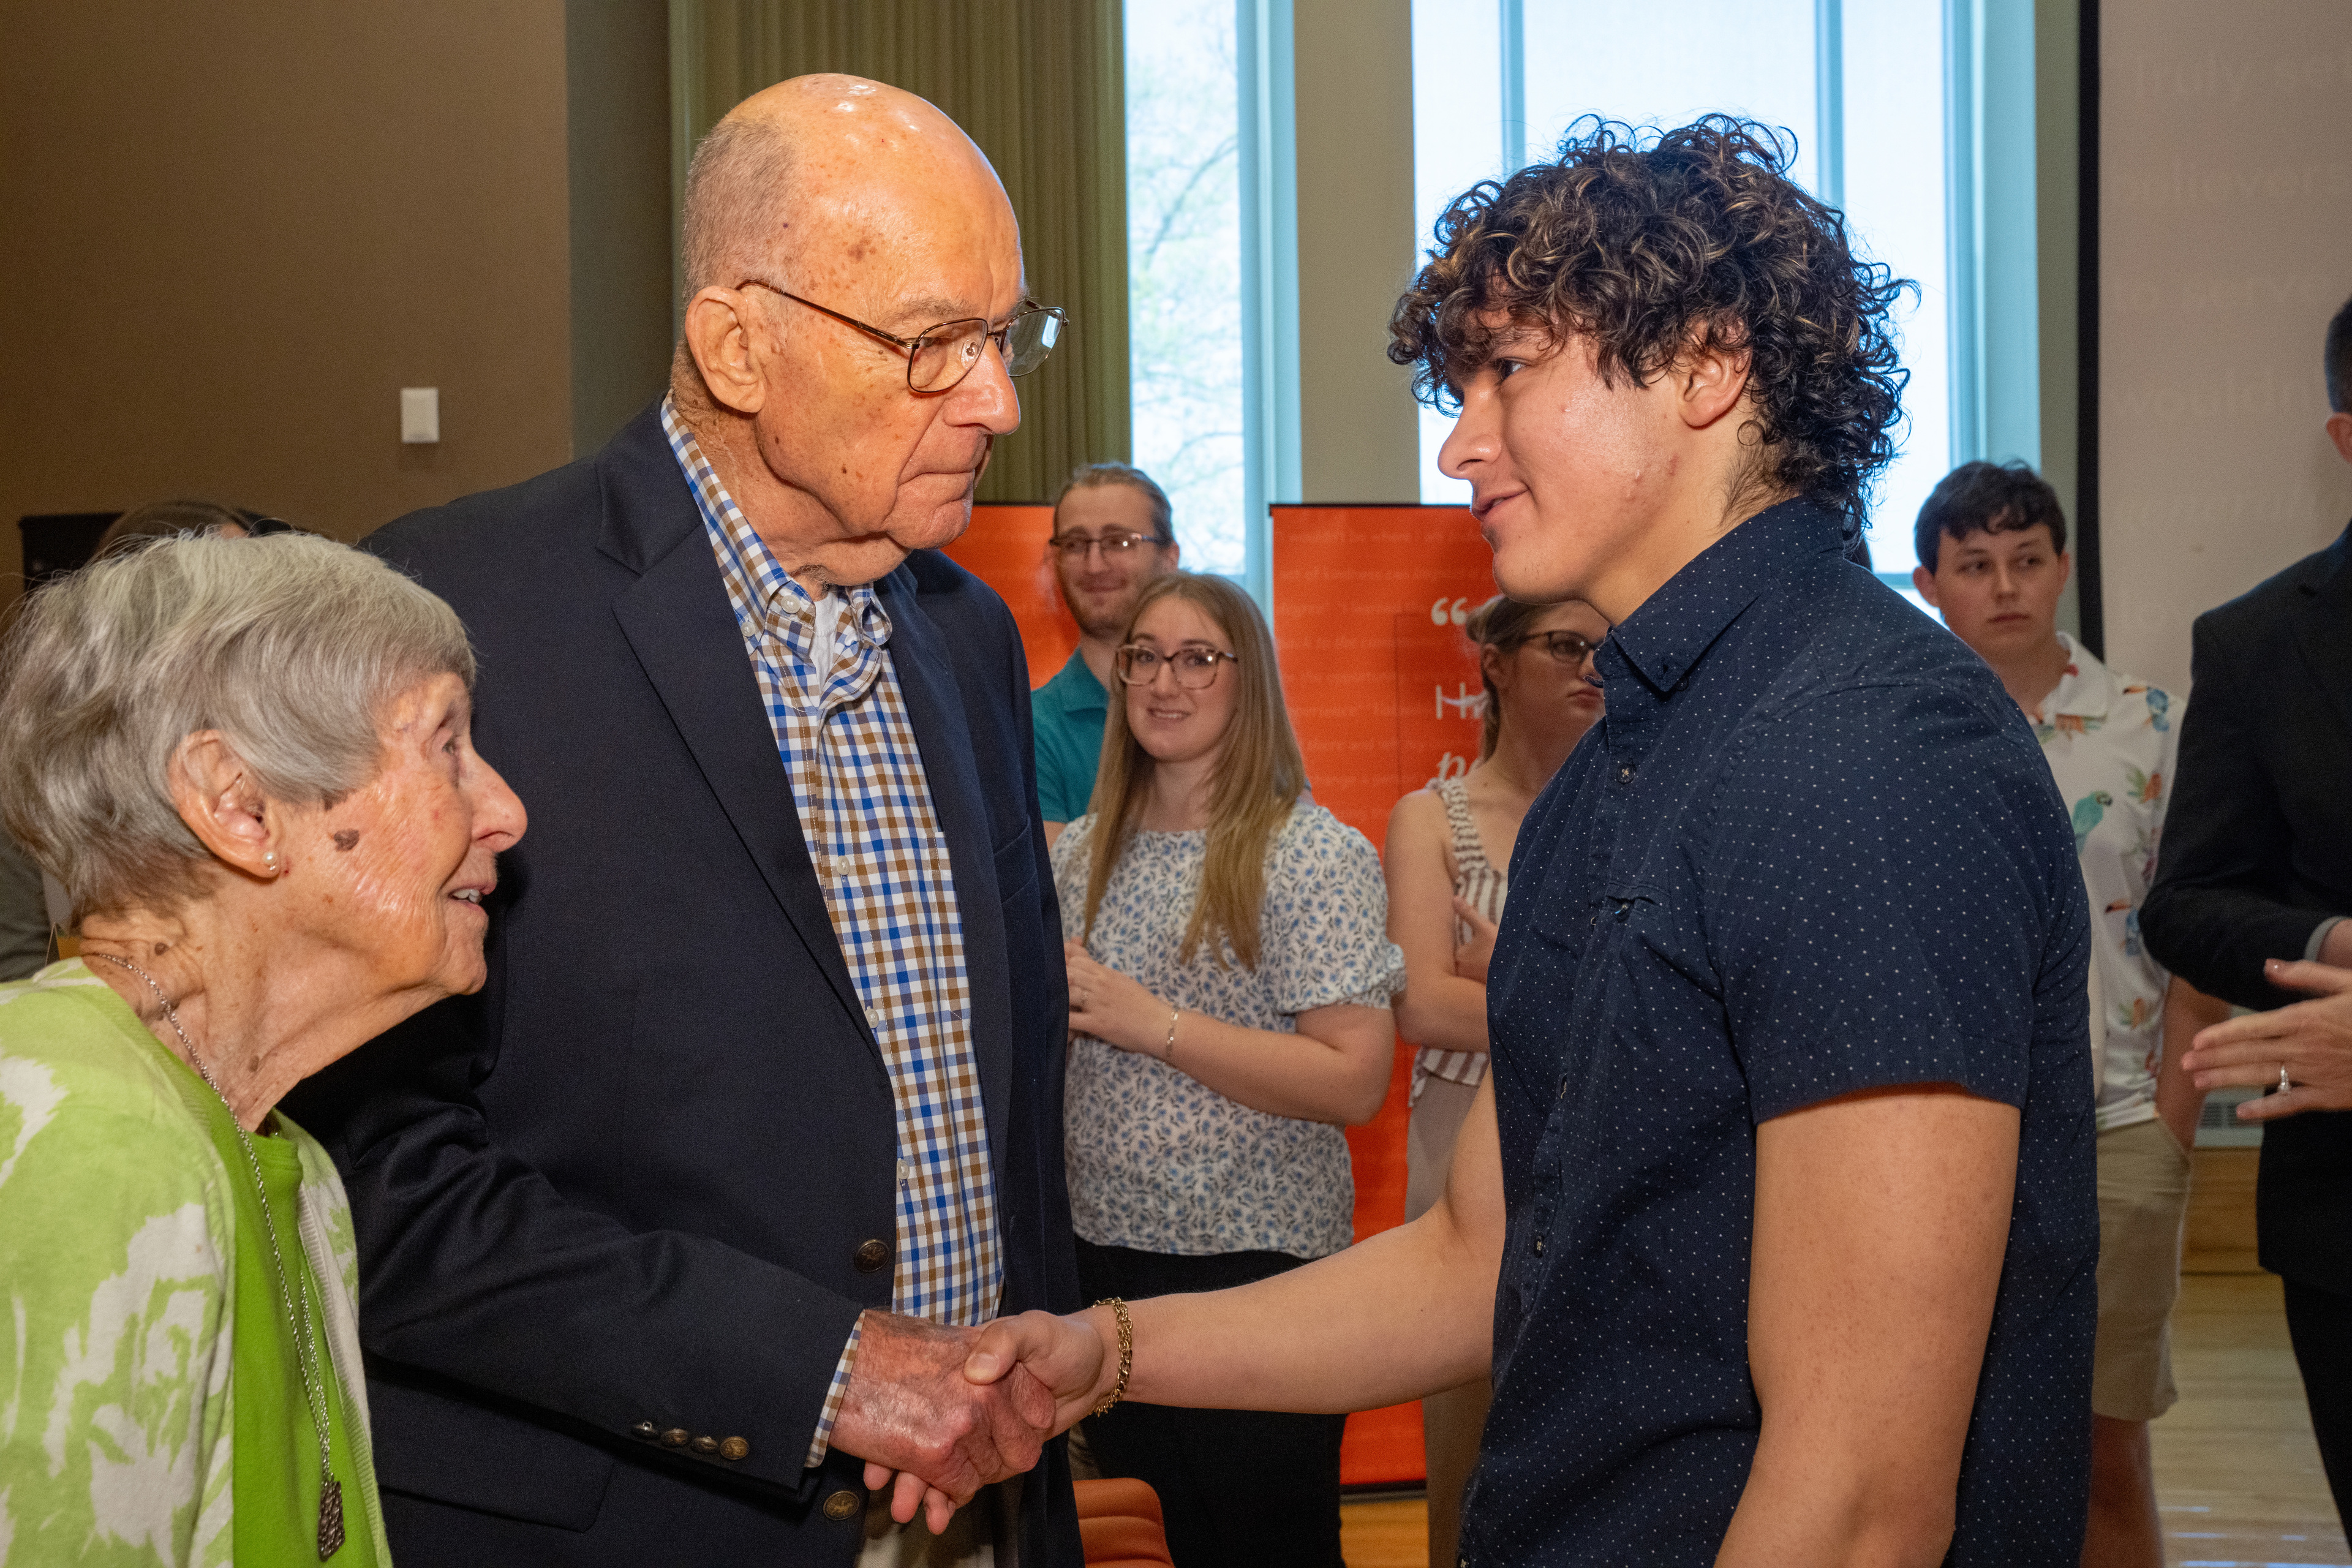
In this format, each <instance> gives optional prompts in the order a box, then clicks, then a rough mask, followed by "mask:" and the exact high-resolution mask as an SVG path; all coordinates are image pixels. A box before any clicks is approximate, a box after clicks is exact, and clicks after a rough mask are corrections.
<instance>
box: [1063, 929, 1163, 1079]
mask: <svg viewBox="0 0 2352 1568" xmlns="http://www.w3.org/2000/svg"><path fill="white" fill-rule="evenodd" d="M1062 956H1063V957H1064V959H1066V961H1067V962H1068V964H1069V968H1070V1033H1071V1034H1073V1035H1089V1036H1092V1037H1094V1038H1096V1039H1097V1040H1100V1041H1102V1042H1103V1044H1105V1045H1107V1046H1115V1047H1118V1049H1120V1050H1122V1051H1133V1052H1136V1053H1137V1054H1139V1055H1141V1056H1147V1057H1156V1056H1158V1055H1160V1047H1161V1045H1162V1043H1163V1042H1164V1041H1165V1040H1166V1039H1167V1037H1168V1004H1167V1003H1165V1002H1163V1001H1161V1000H1160V998H1159V997H1157V996H1154V995H1153V994H1151V993H1150V991H1148V990H1146V989H1145V988H1144V987H1143V986H1142V985H1141V984H1139V983H1138V982H1136V981H1134V980H1131V979H1129V978H1128V977H1127V976H1126V975H1124V974H1121V973H1119V972H1118V970H1116V969H1113V968H1111V967H1110V966H1108V964H1105V963H1098V962H1097V960H1096V958H1095V956H1094V954H1092V953H1090V952H1087V950H1086V949H1085V948H1084V947H1083V946H1081V945H1080V944H1079V943H1077V942H1064V943H1063V944H1062Z"/></svg>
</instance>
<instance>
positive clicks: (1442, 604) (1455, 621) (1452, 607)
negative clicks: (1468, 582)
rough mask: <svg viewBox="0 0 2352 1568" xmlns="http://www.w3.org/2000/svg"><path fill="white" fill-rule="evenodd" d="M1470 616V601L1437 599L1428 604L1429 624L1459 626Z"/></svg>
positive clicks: (1463, 599) (1464, 599)
mask: <svg viewBox="0 0 2352 1568" xmlns="http://www.w3.org/2000/svg"><path fill="white" fill-rule="evenodd" d="M1469 618H1470V601H1469V600H1468V599H1466V598H1461V599H1452V600H1448V599H1443V598H1441V599H1439V600H1438V601H1437V603H1435V604H1433V605H1430V606H1429V624H1430V625H1431V626H1449V625H1450V626H1461V625H1462V624H1463V623H1465V621H1467V620H1469Z"/></svg>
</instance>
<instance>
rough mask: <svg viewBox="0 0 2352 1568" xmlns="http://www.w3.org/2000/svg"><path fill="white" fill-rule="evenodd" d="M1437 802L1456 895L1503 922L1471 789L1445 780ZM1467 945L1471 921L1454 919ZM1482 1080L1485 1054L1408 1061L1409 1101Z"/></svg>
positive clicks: (1440, 1054) (1499, 878) (1457, 935)
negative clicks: (1434, 1083) (1441, 1085)
mask: <svg viewBox="0 0 2352 1568" xmlns="http://www.w3.org/2000/svg"><path fill="white" fill-rule="evenodd" d="M1437 798H1438V799H1440V800H1442V801H1444V803H1445V826H1446V828H1447V831H1448V833H1449V834H1450V836H1451V837H1452V839H1453V844H1454V896H1455V897H1457V898H1459V899H1460V900H1462V901H1463V902H1464V903H1465V904H1468V905H1469V906H1470V907H1471V908H1472V909H1474V910H1477V911H1478V912H1479V913H1480V914H1482V915H1484V916H1486V918H1487V919H1488V920H1490V921H1499V920H1501V919H1502V918H1503V893H1504V890H1505V889H1504V884H1505V880H1506V879H1505V877H1504V874H1503V869H1502V868H1501V867H1499V866H1497V865H1496V864H1495V863H1494V862H1493V861H1491V860H1489V859H1487V858H1486V846H1485V845H1484V844H1482V843H1480V842H1479V840H1478V825H1477V823H1475V821H1473V820H1472V819H1471V816H1470V786H1469V785H1468V784H1466V783H1465V782H1464V781H1463V780H1461V779H1458V778H1451V779H1445V780H1444V781H1442V782H1441V783H1440V784H1438V786H1437ZM1469 940H1470V922H1469V921H1465V920H1463V919H1461V918H1460V917H1459V916H1457V917H1455V919H1454V942H1455V944H1456V945H1459V944H1461V943H1463V942H1468V941H1469ZM1485 1077H1486V1052H1484V1051H1441V1050H1433V1049H1429V1048H1423V1050H1421V1051H1420V1052H1418V1053H1417V1054H1416V1055H1415V1056H1414V1057H1413V1058H1412V1098H1413V1100H1415V1101H1416V1102H1418V1101H1419V1100H1420V1099H1421V1086H1422V1085H1423V1083H1424V1082H1426V1081H1427V1080H1429V1079H1433V1078H1442V1079H1444V1080H1445V1081H1446V1082H1448V1083H1458V1084H1461V1085H1463V1086H1464V1087H1465V1088H1475V1087H1476V1085H1477V1083H1478V1080H1479V1079H1483V1078H1485Z"/></svg>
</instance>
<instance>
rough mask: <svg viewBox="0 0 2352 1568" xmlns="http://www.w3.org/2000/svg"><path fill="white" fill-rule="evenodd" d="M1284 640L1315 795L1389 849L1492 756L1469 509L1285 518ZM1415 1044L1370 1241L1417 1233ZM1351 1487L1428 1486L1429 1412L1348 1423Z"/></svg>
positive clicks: (1363, 1196) (1387, 1121) (1396, 1099)
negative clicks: (1415, 797)
mask: <svg viewBox="0 0 2352 1568" xmlns="http://www.w3.org/2000/svg"><path fill="white" fill-rule="evenodd" d="M1273 512H1274V634H1275V637H1274V640H1275V648H1276V654H1277V656H1278V657H1279V658H1281V660H1282V688H1283V695H1284V697H1285V699H1286V700H1287V702H1288V704H1289V707H1290V722H1291V724H1292V726H1293V727H1294V728H1295V729H1296V730H1297V731H1298V744H1299V747H1300V749H1301V750H1302V751H1304V752H1306V753H1307V783H1308V784H1309V786H1310V787H1311V788H1312V789H1313V790H1314V792H1315V798H1316V799H1317V800H1318V801H1320V802H1322V803H1323V805H1326V806H1328V807H1329V808H1330V810H1331V812H1332V813H1333V815H1335V816H1338V817H1339V820H1340V821H1342V822H1345V823H1346V824H1348V825H1349V826H1350V827H1353V828H1356V829H1358V830H1359V831H1360V832H1361V833H1362V834H1363V835H1364V836H1365V837H1368V838H1370V840H1371V841H1372V842H1373V843H1374V844H1383V843H1384V841H1385V840H1386V838H1387V837H1388V826H1389V812H1390V810H1391V808H1392V807H1393V806H1394V805H1396V803H1397V800H1398V798H1399V797H1400V796H1402V795H1408V794H1410V793H1411V792H1412V791H1413V790H1416V789H1420V788H1422V787H1423V786H1424V785H1426V784H1432V783H1433V782H1435V781H1436V780H1437V779H1439V778H1441V777H1447V776H1451V775H1454V774H1458V773H1462V772H1464V771H1465V769H1467V768H1468V767H1469V765H1470V763H1472V762H1473V761H1474V760H1475V758H1476V757H1477V755H1478V725H1479V710H1480V703H1481V700H1482V689H1481V686H1480V683H1479V679H1478V660H1477V657H1476V655H1475V652H1474V651H1473V650H1472V648H1471V647H1470V641H1469V639H1468V638H1467V637H1465V636H1464V635H1463V632H1462V623H1463V621H1464V620H1465V619H1466V618H1467V617H1468V616H1469V613H1470V611H1472V610H1474V609H1475V608H1476V607H1477V606H1478V605H1481V604H1484V603H1485V602H1486V599H1487V598H1488V597H1490V596H1491V595H1493V594H1494V592H1495V576H1494V556H1493V553H1492V552H1490V551H1489V550H1488V549H1487V548H1486V541H1485V540H1484V539H1482V538H1480V537H1479V535H1478V530H1477V526H1476V525H1475V523H1473V522H1472V521H1470V513H1469V511H1468V510H1467V509H1465V508H1462V507H1439V506H1277V507H1276V508H1274V509H1273ZM1412 1051H1413V1047H1412V1045H1411V1044H1410V1043H1409V1042H1406V1041H1403V1040H1399V1041H1398V1042H1397V1056H1396V1068H1395V1073H1394V1076H1393V1078H1392V1079H1391V1083H1390V1087H1389V1098H1388V1102H1387V1103H1386V1104H1385V1105H1384V1106H1382V1107H1381V1113H1380V1115H1379V1116H1377V1117H1375V1118H1374V1119H1373V1120H1372V1121H1370V1123H1368V1124H1366V1125H1365V1126H1362V1127H1351V1128H1349V1130H1348V1145H1349V1150H1350V1152H1352V1154H1353V1155H1354V1163H1355V1171H1356V1239H1358V1240H1359V1241H1360V1240H1362V1239H1363V1238H1364V1237H1368V1236H1371V1235H1374V1234H1375V1233H1377V1232H1380V1231H1383V1230H1386V1229H1388V1228H1389V1227H1390V1226H1396V1225H1401V1224H1402V1223H1403V1221H1404V1191H1405V1155H1404V1142H1405V1123H1406V1121H1407V1120H1408V1119H1409V1117H1410V1114H1411V1108H1410V1106H1409V1105H1408V1104H1407V1100H1408V1095H1409V1090H1408V1088H1407V1086H1408V1084H1409V1083H1410V1082H1411V1080H1412ZM1339 1474H1340V1479H1341V1480H1342V1481H1344V1482H1345V1483H1347V1484H1348V1485H1349V1486H1381V1485H1386V1486H1405V1485H1411V1484H1412V1483H1414V1482H1417V1481H1420V1480H1421V1479H1423V1461H1422V1448H1421V1406H1420V1405H1393V1406H1391V1407H1390V1408H1388V1409H1386V1410H1368V1411H1366V1412H1364V1413H1363V1414H1362V1415H1352V1416H1350V1417H1349V1419H1348V1436H1347V1442H1346V1444H1345V1446H1344V1447H1342V1448H1341V1450H1340V1455H1339Z"/></svg>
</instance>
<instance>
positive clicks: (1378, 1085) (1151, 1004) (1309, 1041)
mask: <svg viewBox="0 0 2352 1568" xmlns="http://www.w3.org/2000/svg"><path fill="white" fill-rule="evenodd" d="M1063 946H1064V950H1065V952H1066V954H1067V956H1068V959H1069V965H1070V1032H1071V1033H1072V1034H1076V1035H1091V1036H1093V1037H1095V1038H1096V1039H1098V1040H1100V1041H1102V1042H1104V1043H1105V1044H1106V1045H1110V1046H1116V1047H1118V1048H1119V1049H1120V1050H1123V1051H1132V1052H1134V1053H1136V1054H1137V1055H1139V1056H1148V1057H1159V1058H1161V1059H1163V1060H1165V1061H1166V1062H1167V1063H1168V1064H1169V1065H1170V1066H1171V1067H1173V1068H1177V1069H1178V1070H1179V1071H1181V1072H1184V1073H1187V1074H1190V1075H1191V1076H1192V1077H1193V1078H1195V1079H1199V1080H1200V1081H1201V1082H1202V1083H1204V1084H1206V1085H1208V1086H1209V1087H1210V1088H1211V1089H1215V1090H1216V1091H1217V1092H1218V1093H1219V1094H1222V1095H1223V1096H1224V1097H1225V1098H1226V1099H1227V1100H1233V1101H1234V1103H1236V1104H1239V1105H1246V1106H1248V1107H1249V1108H1250V1109H1251V1110H1263V1111H1265V1113H1266V1114H1267V1115H1269V1116H1293V1117H1297V1119H1299V1120H1300V1121H1328V1122H1336V1123H1338V1124H1339V1125H1341V1126H1354V1125H1356V1124H1358V1123H1360V1122H1365V1121H1370V1120H1371V1119H1372V1118H1373V1117H1375V1116H1377V1115H1379V1114H1380V1111H1381V1101H1382V1100H1386V1099H1387V1098H1388V1092H1389V1066H1390V1060H1391V1058H1392V1057H1393V1056H1394V1055H1395V1053H1396V1021H1395V1018H1394V1016H1392V1015H1391V1013H1390V1012H1389V1010H1388V1009H1387V1008H1386V1007H1366V1006H1355V1005H1346V1004H1337V1005H1332V1006H1328V1007H1309V1008H1308V1009H1307V1011H1306V1012H1304V1013H1301V1014H1299V1015H1298V1016H1297V1018H1296V1019H1294V1020H1293V1022H1294V1023H1295V1024H1296V1025H1297V1031H1298V1032H1297V1034H1292V1035H1286V1034H1283V1033H1280V1032H1279V1031H1277V1030H1274V1029H1245V1028H1243V1027H1242V1026H1239V1025H1237V1024H1228V1023H1225V1022H1223V1021H1222V1020H1220V1019H1216V1018H1212V1017H1210V1016H1208V1015H1207V1014H1205V1013H1195V1012H1192V1011H1190V1010H1186V1011H1184V1012H1183V1013H1182V1014H1181V1016H1179V1017H1177V1018H1176V1019H1175V1020H1174V1021H1175V1025H1176V1043H1175V1045H1174V1046H1173V1047H1171V1046H1170V1045H1169V1043H1168V1029H1169V1024H1170V1021H1171V1019H1170V1015H1171V1011H1173V1009H1172V1008H1171V1005H1170V1004H1169V1003H1167V1002H1166V1001H1163V1000H1162V999H1161V998H1160V997H1158V996H1155V995H1153V994H1151V993H1150V992H1149V991H1147V990H1145V989H1144V988H1143V986H1142V985H1141V984H1138V983H1137V982H1135V981H1133V980H1130V979H1129V978H1128V977H1127V976H1126V975H1124V974H1121V973H1118V971H1117V970H1115V969H1112V968H1109V967H1108V966H1107V965H1104V964H1102V963H1097V962H1096V961H1095V959H1094V958H1093V957H1092V956H1091V955H1089V954H1088V953H1087V950H1086V949H1085V948H1083V947H1080V946H1079V945H1078V944H1077V943H1076V942H1066V943H1064V944H1063Z"/></svg>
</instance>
